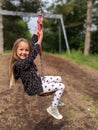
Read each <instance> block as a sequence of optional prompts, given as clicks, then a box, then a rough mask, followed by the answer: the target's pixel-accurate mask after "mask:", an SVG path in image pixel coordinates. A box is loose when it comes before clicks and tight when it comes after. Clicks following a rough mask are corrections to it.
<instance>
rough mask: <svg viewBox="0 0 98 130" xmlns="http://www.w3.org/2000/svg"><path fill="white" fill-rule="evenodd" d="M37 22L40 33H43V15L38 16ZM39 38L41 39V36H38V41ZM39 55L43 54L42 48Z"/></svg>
mask: <svg viewBox="0 0 98 130" xmlns="http://www.w3.org/2000/svg"><path fill="white" fill-rule="evenodd" d="M37 22H38V31H41V29H42V24H41V22H42V14H39V15H38V21H37ZM39 37H40V35H38V39H39ZM39 53H40V54H42V46H41V47H40V51H39Z"/></svg>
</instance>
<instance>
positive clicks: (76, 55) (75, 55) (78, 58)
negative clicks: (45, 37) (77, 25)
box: [60, 50, 98, 70]
mask: <svg viewBox="0 0 98 130" xmlns="http://www.w3.org/2000/svg"><path fill="white" fill-rule="evenodd" d="M60 55H61V56H64V57H66V58H69V59H71V60H74V61H75V62H76V63H78V64H83V65H86V66H88V67H91V68H94V69H96V70H98V54H94V55H93V54H89V55H87V56H85V55H83V53H82V52H81V51H74V50H73V51H72V52H71V54H68V53H67V52H63V53H61V54H60Z"/></svg>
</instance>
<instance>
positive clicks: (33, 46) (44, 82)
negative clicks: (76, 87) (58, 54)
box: [10, 31, 65, 119]
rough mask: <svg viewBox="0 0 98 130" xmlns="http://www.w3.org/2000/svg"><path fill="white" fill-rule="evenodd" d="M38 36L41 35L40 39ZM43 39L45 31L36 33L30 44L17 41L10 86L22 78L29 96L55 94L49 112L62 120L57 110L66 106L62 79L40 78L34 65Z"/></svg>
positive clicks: (11, 63) (11, 62) (13, 51)
mask: <svg viewBox="0 0 98 130" xmlns="http://www.w3.org/2000/svg"><path fill="white" fill-rule="evenodd" d="M38 35H40V38H39V39H38ZM42 39H43V31H40V32H39V31H36V32H35V33H34V35H33V37H32V39H31V41H30V42H29V41H27V40H26V39H24V38H19V39H17V40H16V42H15V43H14V46H13V49H12V56H11V61H10V86H12V85H14V83H15V81H16V80H18V79H19V78H20V79H21V81H22V83H23V86H24V90H25V92H26V93H27V94H28V95H36V94H38V95H39V94H42V93H47V92H54V97H53V100H52V104H51V106H50V107H49V108H47V112H48V113H49V114H50V115H52V116H53V117H54V118H56V119H62V118H63V116H62V115H61V114H60V113H59V111H58V108H57V106H63V105H64V103H62V102H61V101H60V98H61V96H62V94H63V91H64V88H65V86H64V84H62V83H61V77H60V76H44V78H42V77H40V75H39V73H38V69H37V67H36V65H35V63H34V60H35V58H36V56H37V55H38V53H39V51H40V46H41V42H42Z"/></svg>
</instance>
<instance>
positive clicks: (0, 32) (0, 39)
mask: <svg viewBox="0 0 98 130" xmlns="http://www.w3.org/2000/svg"><path fill="white" fill-rule="evenodd" d="M1 5H2V2H1V1H0V11H1ZM3 44H4V43H3V24H2V15H0V53H3V51H4V49H3Z"/></svg>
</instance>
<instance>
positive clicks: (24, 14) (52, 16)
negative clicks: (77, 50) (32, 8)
mask: <svg viewBox="0 0 98 130" xmlns="http://www.w3.org/2000/svg"><path fill="white" fill-rule="evenodd" d="M0 15H11V16H22V17H37V16H38V14H37V13H28V12H18V11H7V10H0ZM43 17H44V18H50V19H59V20H60V22H61V27H62V30H63V34H64V39H65V43H66V47H67V51H68V53H69V54H70V48H69V44H68V40H67V35H66V31H65V27H64V22H63V16H62V15H61V14H44V15H43Z"/></svg>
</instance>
